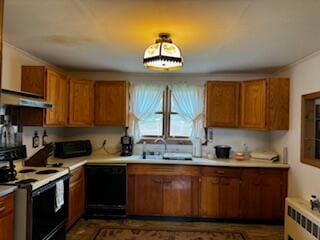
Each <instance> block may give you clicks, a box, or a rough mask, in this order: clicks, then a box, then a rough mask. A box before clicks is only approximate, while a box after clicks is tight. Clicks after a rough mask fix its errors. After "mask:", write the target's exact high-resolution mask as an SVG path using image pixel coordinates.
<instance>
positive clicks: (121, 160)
mask: <svg viewBox="0 0 320 240" xmlns="http://www.w3.org/2000/svg"><path fill="white" fill-rule="evenodd" d="M60 162H62V163H63V166H62V167H67V168H69V169H70V170H73V169H76V168H78V167H80V166H82V165H85V164H132V163H141V164H173V165H198V166H221V167H252V168H253V167H259V168H289V165H288V164H283V163H278V162H276V163H271V162H270V163H269V162H261V161H254V160H244V161H237V160H234V159H215V160H209V159H206V158H193V160H186V161H182V160H163V159H142V157H141V156H139V155H133V156H130V157H120V156H112V155H107V154H106V153H94V154H92V155H90V156H86V157H76V158H69V159H60V158H54V157H51V158H49V161H48V163H49V164H52V163H60Z"/></svg>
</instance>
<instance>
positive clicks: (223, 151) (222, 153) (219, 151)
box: [214, 145, 231, 159]
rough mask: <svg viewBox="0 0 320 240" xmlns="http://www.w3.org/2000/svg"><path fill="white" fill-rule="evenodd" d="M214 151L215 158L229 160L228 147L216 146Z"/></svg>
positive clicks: (229, 148)
mask: <svg viewBox="0 0 320 240" xmlns="http://www.w3.org/2000/svg"><path fill="white" fill-rule="evenodd" d="M214 148H215V149H216V156H217V158H226V159H227V158H229V156H230V150H231V147H230V146H226V145H217V146H215V147H214Z"/></svg>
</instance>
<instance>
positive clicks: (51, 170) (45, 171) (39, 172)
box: [36, 169, 59, 174]
mask: <svg viewBox="0 0 320 240" xmlns="http://www.w3.org/2000/svg"><path fill="white" fill-rule="evenodd" d="M57 172H59V171H58V170H55V169H48V170H42V171H38V172H36V174H52V173H57Z"/></svg>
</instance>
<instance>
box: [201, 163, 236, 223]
mask: <svg viewBox="0 0 320 240" xmlns="http://www.w3.org/2000/svg"><path fill="white" fill-rule="evenodd" d="M240 174H241V170H240V169H227V168H216V167H203V168H202V174H201V175H202V176H201V179H200V193H199V194H200V212H199V215H200V216H204V217H216V218H238V217H239V216H240V185H241V178H240Z"/></svg>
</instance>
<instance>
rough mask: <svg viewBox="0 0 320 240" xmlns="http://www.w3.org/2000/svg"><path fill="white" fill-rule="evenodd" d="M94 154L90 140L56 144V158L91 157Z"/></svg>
mask: <svg viewBox="0 0 320 240" xmlns="http://www.w3.org/2000/svg"><path fill="white" fill-rule="evenodd" d="M91 153H92V145H91V142H90V140H79V141H68V142H56V143H55V150H54V156H55V157H57V158H73V157H82V156H89V155H91Z"/></svg>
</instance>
